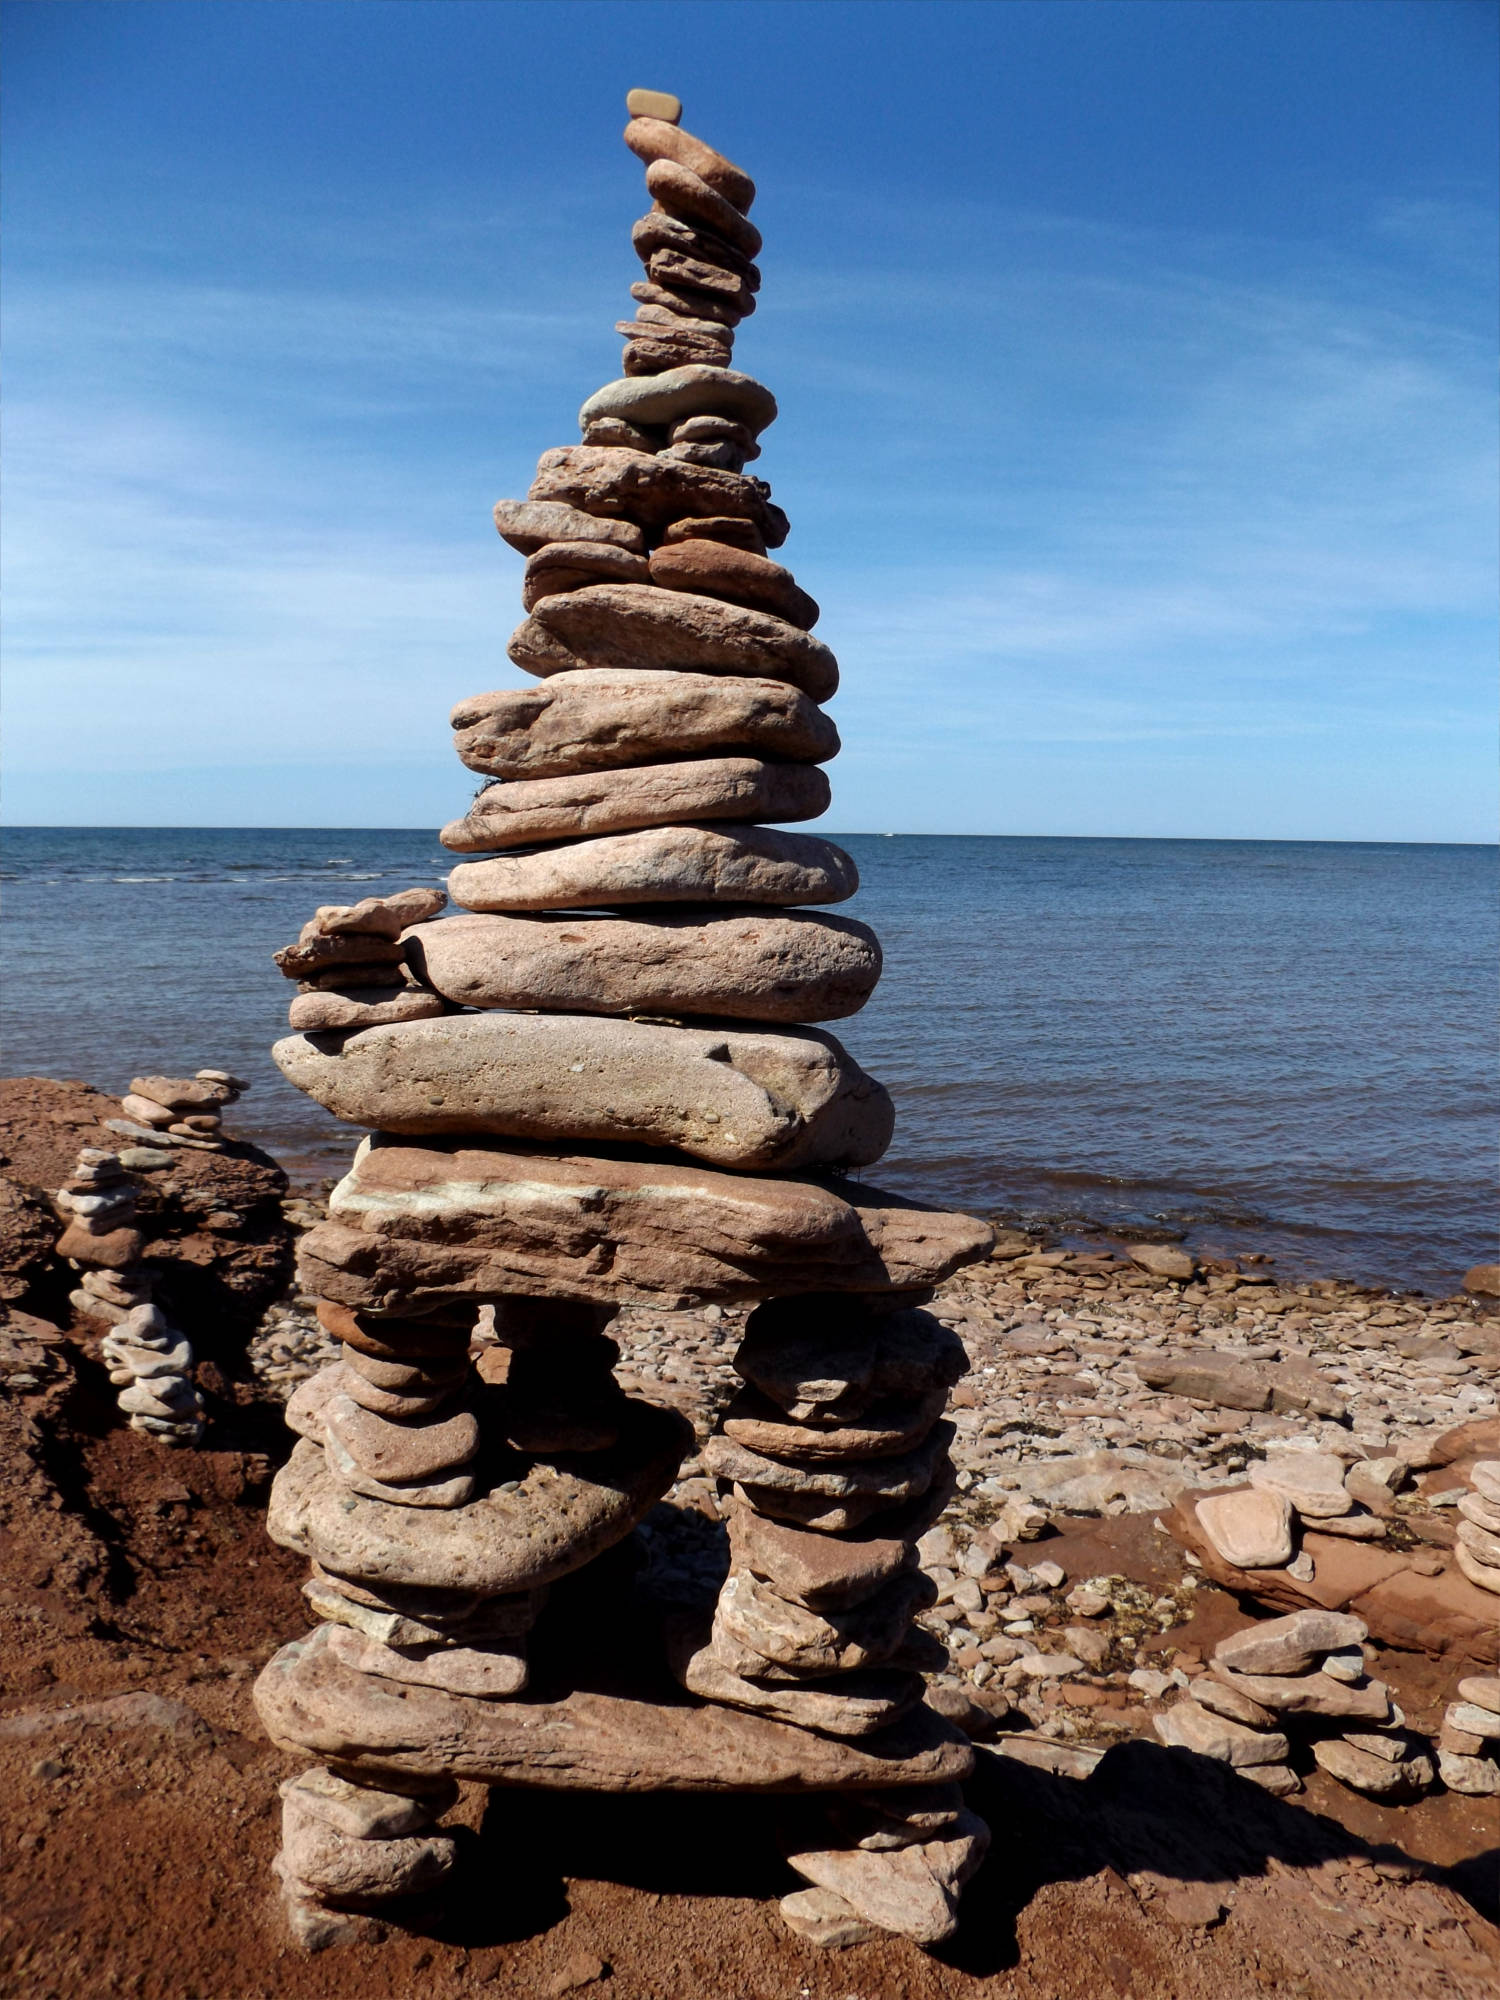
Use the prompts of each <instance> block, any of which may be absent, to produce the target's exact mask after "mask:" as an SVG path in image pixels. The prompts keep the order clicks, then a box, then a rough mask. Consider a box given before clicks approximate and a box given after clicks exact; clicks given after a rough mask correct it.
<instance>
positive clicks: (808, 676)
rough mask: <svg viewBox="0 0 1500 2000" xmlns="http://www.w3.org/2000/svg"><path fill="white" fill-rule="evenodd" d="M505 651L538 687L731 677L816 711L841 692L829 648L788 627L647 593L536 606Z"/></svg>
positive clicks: (686, 596) (628, 588) (613, 590)
mask: <svg viewBox="0 0 1500 2000" xmlns="http://www.w3.org/2000/svg"><path fill="white" fill-rule="evenodd" d="M631 455H632V456H634V455H635V454H631ZM642 463H644V464H649V465H661V464H664V463H667V461H665V460H663V459H659V458H654V459H647V460H643V461H642ZM694 469H696V468H694ZM722 476H723V477H726V478H727V477H728V476H729V475H728V474H724V475H722ZM507 651H508V652H509V654H510V657H511V659H512V660H513V661H514V663H515V664H516V665H517V666H518V667H521V668H523V669H524V670H525V671H526V672H527V673H530V674H536V675H537V676H539V677H540V678H542V679H545V678H547V677H548V676H549V675H552V674H559V673H572V672H576V671H578V670H580V669H582V668H594V667H613V668H615V669H617V670H618V669H620V668H633V669H640V668H649V669H652V670H655V671H656V672H673V671H678V672H683V673H697V674H728V675H731V676H733V677H734V678H736V679H761V680H776V681H788V682H790V683H791V685H792V686H793V687H798V688H800V689H801V690H802V692H803V693H804V694H805V695H807V696H808V697H809V698H810V699H811V700H813V701H827V700H828V699H829V698H830V696H832V695H834V694H836V693H837V691H838V684H839V670H838V662H837V660H835V658H834V656H833V654H832V653H831V652H830V651H829V649H828V647H827V646H825V645H824V644H823V641H822V640H821V639H815V638H813V636H812V634H811V633H810V632H804V631H802V630H801V629H800V628H799V627H798V626H796V625H792V624H789V623H788V622H787V620H786V619H784V618H774V617H772V616H771V614H770V613H769V612H768V611H753V610H751V609H749V608H748V607H747V606H745V605H742V604H730V603H726V602H725V600H724V599H722V598H718V597H700V596H698V595H696V594H695V593H694V592H692V591H687V590H663V589H661V588H660V587H659V586H658V585H656V584H648V583H600V584H595V585H594V586H593V587H592V588H591V589H588V590H571V591H561V592H559V593H558V594H557V595H556V596H554V597H543V598H540V599H539V600H538V601H537V605H536V608H535V610H534V611H533V612H532V613H531V616H530V617H529V618H528V619H527V620H526V621H525V623H524V624H522V625H520V626H518V627H517V628H516V630H515V632H514V633H513V634H512V635H511V639H510V644H509V646H508V647H507Z"/></svg>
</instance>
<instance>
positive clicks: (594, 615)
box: [507, 583, 839, 701]
mask: <svg viewBox="0 0 1500 2000" xmlns="http://www.w3.org/2000/svg"><path fill="white" fill-rule="evenodd" d="M507 650H508V652H509V654H510V657H511V659H512V660H513V661H514V662H515V664H516V665H517V666H518V667H521V668H523V669H524V670H525V671H526V672H527V673H534V674H536V675H538V676H539V677H541V678H546V676H548V675H549V674H554V673H569V672H572V671H574V670H576V669H577V668H580V667H655V668H658V669H681V670H683V671H685V672H687V673H707V674H714V673H719V674H734V675H736V676H738V677H746V676H749V677H756V678H761V679H766V680H777V681H790V682H791V683H792V685H793V686H794V687H799V688H801V690H802V692H803V693H804V694H805V695H810V696H811V698H812V699H813V700H814V701H827V700H829V698H830V697H831V696H832V695H834V694H836V693H837V691H838V684H839V668H838V661H837V660H836V659H835V658H834V656H833V654H832V652H830V650H829V649H828V647H827V646H825V645H824V644H823V642H822V640H821V639H815V638H813V636H812V634H811V633H809V632H804V631H802V630H801V629H800V628H799V627H798V626H796V625H792V624H790V623H788V621H787V620H786V619H784V618H774V617H772V615H771V614H770V613H769V612H768V611H752V610H751V609H750V608H749V607H748V606H746V605H743V604H729V603H727V602H725V600H724V599H723V598H719V597H700V596H698V595H697V594H696V593H694V592H692V591H686V590H664V589H662V588H661V587H660V586H659V585H656V584H648V583H601V584H595V585H594V586H592V587H591V588H590V589H588V590H568V591H560V592H558V593H557V594H556V595H555V596H552V597H543V598H539V599H538V601H537V605H536V608H535V610H534V611H533V612H532V614H531V616H530V617H529V618H528V619H527V620H526V622H525V623H524V624H522V625H519V626H517V628H516V630H515V632H514V633H512V635H511V640H510V644H509V647H508V648H507Z"/></svg>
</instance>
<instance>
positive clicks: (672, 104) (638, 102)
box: [625, 90, 682, 125]
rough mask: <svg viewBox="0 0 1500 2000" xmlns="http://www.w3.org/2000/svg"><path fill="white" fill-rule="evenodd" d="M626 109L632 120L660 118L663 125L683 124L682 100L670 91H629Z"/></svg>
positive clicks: (626, 95)
mask: <svg viewBox="0 0 1500 2000" xmlns="http://www.w3.org/2000/svg"><path fill="white" fill-rule="evenodd" d="M625 109H626V110H627V111H628V112H629V113H630V115H631V117H632V118H659V119H660V120H661V122H662V123H663V125H680V124H681V123H682V99H681V98H680V97H674V96H673V95H672V93H671V91H670V90H628V91H627V92H626V93H625Z"/></svg>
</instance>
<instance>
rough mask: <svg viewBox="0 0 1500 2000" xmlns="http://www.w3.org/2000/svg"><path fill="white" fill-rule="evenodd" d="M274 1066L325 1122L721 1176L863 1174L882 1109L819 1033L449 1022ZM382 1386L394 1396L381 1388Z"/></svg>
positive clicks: (516, 1017)
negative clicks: (672, 1151)
mask: <svg viewBox="0 0 1500 2000" xmlns="http://www.w3.org/2000/svg"><path fill="white" fill-rule="evenodd" d="M272 1054H273V1056H274V1057H275V1059H276V1063H277V1066H278V1067H279V1069H280V1070H281V1073H282V1075H283V1076H285V1077H286V1078H287V1079H288V1081H289V1082H291V1083H294V1084H295V1085H296V1086H297V1088H298V1089H299V1090H303V1091H306V1093H307V1094H308V1096H310V1097H312V1098H314V1099H316V1101H317V1102H318V1103H319V1104H321V1105H323V1106H324V1107H325V1108H326V1109H327V1110H329V1111H331V1112H332V1113H333V1114H334V1116H335V1117H336V1118H342V1119H345V1120H347V1121H348V1122H349V1123H351V1124H355V1125H363V1126H366V1127H369V1128H374V1129H376V1130H379V1131H383V1132H393V1133H398V1134H406V1135H411V1136H414V1137H421V1136H425V1135H428V1134H433V1133H496V1134H500V1135H503V1136H505V1137H509V1138H518V1139H536V1140H555V1141H572V1142H574V1143H577V1142H579V1141H582V1142H585V1143H588V1142H593V1143H596V1144H600V1143H609V1144H638V1145H648V1146H670V1147H675V1148H676V1149H677V1150H678V1151H680V1152H685V1153H688V1154H690V1155H691V1156H692V1157H693V1158H695V1159H701V1160H706V1161H709V1162H711V1163H712V1164H714V1165H717V1166H725V1167H743V1168H751V1169H778V1168H782V1169H785V1168H796V1167H811V1166H844V1167H851V1166H868V1165H869V1164H870V1163H871V1162H873V1161H875V1160H878V1159H879V1158H880V1155H881V1154H882V1153H883V1152H884V1151H885V1149H886V1147H887V1145H888V1144H889V1143H890V1136H891V1127H892V1123H893V1119H894V1112H893V1109H892V1106H891V1100H890V1097H889V1096H888V1094H887V1093H886V1091H885V1090H884V1089H883V1088H882V1086H881V1085H880V1084H878V1083H876V1082H875V1080H874V1078H873V1077H870V1076H867V1075H866V1074H865V1072H864V1071H863V1070H862V1069H861V1068H860V1067H859V1065H858V1064H857V1063H856V1062H855V1061H854V1060H853V1058H852V1057H851V1056H849V1055H848V1054H847V1052H846V1051H845V1050H844V1049H843V1048H842V1047H841V1046H840V1045H839V1043H838V1042H836V1041H835V1040H834V1038H833V1037H832V1036H831V1035H828V1034H825V1033H823V1032H822V1031H820V1030H819V1029H817V1028H795V1029H794V1028H781V1029H774V1030H772V1029H747V1028H735V1027H728V1028H687V1027H660V1026H657V1025H654V1024H651V1023H647V1022H644V1021H621V1020H612V1019H609V1018H607V1017H602V1016H599V1015H594V1014H582V1015H580V1014H511V1013H498V1012H494V1013H486V1014H451V1015H448V1016H447V1017H446V1018H444V1019H443V1020H440V1021H432V1022H406V1023H402V1024H400V1025H398V1026H395V1027H386V1028H367V1029H363V1030H360V1031H358V1032H356V1033H354V1034H350V1035H346V1036H341V1037H339V1038H338V1039H337V1040H335V1039H333V1038H331V1037H325V1036H320V1037H317V1038H313V1037H310V1036H306V1035H289V1036H287V1037H286V1038H285V1039H284V1040H282V1041H279V1042H277V1043H276V1045H275V1047H274V1049H273V1050H272ZM391 1386H396V1385H394V1384H392V1385H391Z"/></svg>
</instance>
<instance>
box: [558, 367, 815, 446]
mask: <svg viewBox="0 0 1500 2000" xmlns="http://www.w3.org/2000/svg"><path fill="white" fill-rule="evenodd" d="M708 412H712V413H714V414H715V415H718V416H725V417H734V418H735V419H736V420H737V421H738V422H740V423H742V424H746V425H748V426H749V428H750V429H751V430H752V431H763V430H764V429H765V428H766V426H767V425H768V424H771V423H774V422H775V419H776V398H775V397H774V396H773V395H772V394H771V392H770V390H769V389H768V388H766V386H765V385H764V383H761V382H757V381H756V380H755V378H754V376H752V375H742V374H740V373H739V372H738V371H737V370H736V369H733V368H673V369H669V370H668V371H667V372H666V373H665V374H662V375H651V376H645V377H642V376H639V375H627V376H626V377H625V378H624V379H623V380H622V381H618V382H606V383H605V385H604V387H603V388H602V389H596V390H595V391H594V393H593V395H592V396H590V397H589V399H588V401H587V402H586V403H585V404H584V405H583V407H582V409H581V410H580V411H579V412H578V428H579V429H580V430H587V429H588V426H589V425H590V424H591V423H593V422H594V421H595V420H596V419H597V418H599V417H620V418H623V420H624V421H625V422H626V423H628V424H647V425H662V424H671V423H675V422H676V421H677V419H678V418H680V417H689V416H699V415H703V414H706V413H708Z"/></svg>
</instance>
